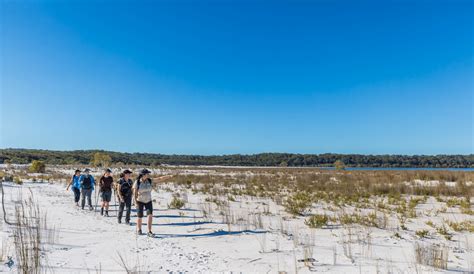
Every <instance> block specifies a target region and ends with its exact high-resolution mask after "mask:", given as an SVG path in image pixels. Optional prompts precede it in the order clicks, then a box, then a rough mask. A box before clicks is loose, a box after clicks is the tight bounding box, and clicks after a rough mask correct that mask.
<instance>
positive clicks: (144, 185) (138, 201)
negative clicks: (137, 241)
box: [133, 168, 172, 237]
mask: <svg viewBox="0 0 474 274" xmlns="http://www.w3.org/2000/svg"><path fill="white" fill-rule="evenodd" d="M150 173H151V172H150V171H149V170H148V169H146V168H145V169H143V170H142V171H140V174H139V175H138V178H137V180H136V181H135V183H134V184H133V199H134V201H135V205H136V206H137V234H138V235H141V234H142V217H143V211H144V210H146V213H147V218H148V220H147V228H148V233H147V235H148V236H150V237H153V236H154V234H153V232H152V231H151V226H152V224H153V202H152V198H151V191H152V189H153V185H152V181H151V178H149V174H150ZM171 177H172V175H167V176H161V177H159V178H158V180H162V179H167V178H171Z"/></svg>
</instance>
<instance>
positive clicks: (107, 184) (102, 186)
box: [99, 169, 114, 217]
mask: <svg viewBox="0 0 474 274" xmlns="http://www.w3.org/2000/svg"><path fill="white" fill-rule="evenodd" d="M113 183H114V178H113V177H112V171H111V170H110V169H106V170H105V173H104V175H103V176H102V177H100V180H99V192H100V197H101V198H102V204H101V208H100V215H102V216H103V215H104V210H105V216H107V217H109V205H110V200H111V198H112V186H113Z"/></svg>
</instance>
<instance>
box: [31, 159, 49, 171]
mask: <svg viewBox="0 0 474 274" xmlns="http://www.w3.org/2000/svg"><path fill="white" fill-rule="evenodd" d="M29 171H30V172H35V173H44V172H45V171H46V165H45V163H44V162H43V161H39V160H34V161H33V162H31V166H30V168H29Z"/></svg>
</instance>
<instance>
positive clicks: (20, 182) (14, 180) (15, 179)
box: [13, 177, 23, 185]
mask: <svg viewBox="0 0 474 274" xmlns="http://www.w3.org/2000/svg"><path fill="white" fill-rule="evenodd" d="M13 182H14V183H15V184H17V185H22V184H23V181H22V180H21V179H20V177H15V178H13Z"/></svg>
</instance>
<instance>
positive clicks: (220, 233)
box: [154, 230, 267, 239]
mask: <svg viewBox="0 0 474 274" xmlns="http://www.w3.org/2000/svg"><path fill="white" fill-rule="evenodd" d="M263 233H267V231H256V230H242V231H223V230H219V231H214V232H209V233H202V234H161V233H159V234H155V236H154V238H158V239H160V238H161V239H162V238H195V237H219V236H231V235H241V234H263Z"/></svg>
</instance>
